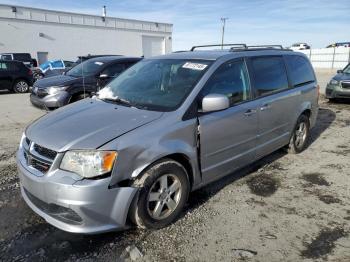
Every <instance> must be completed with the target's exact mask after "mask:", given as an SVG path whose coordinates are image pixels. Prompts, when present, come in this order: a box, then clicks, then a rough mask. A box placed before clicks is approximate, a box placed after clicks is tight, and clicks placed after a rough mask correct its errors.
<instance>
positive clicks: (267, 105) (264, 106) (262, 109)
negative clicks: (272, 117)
mask: <svg viewBox="0 0 350 262" xmlns="http://www.w3.org/2000/svg"><path fill="white" fill-rule="evenodd" d="M270 107H271V105H270V104H264V105H262V106H261V107H260V111H265V110H267V109H269V108H270Z"/></svg>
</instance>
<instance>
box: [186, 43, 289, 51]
mask: <svg viewBox="0 0 350 262" xmlns="http://www.w3.org/2000/svg"><path fill="white" fill-rule="evenodd" d="M215 46H218V47H222V46H231V48H230V51H231V52H234V51H258V50H261V49H263V50H267V49H268V50H276V49H279V50H282V51H291V50H290V49H286V48H284V47H283V46H282V45H250V46H248V45H246V44H224V45H221V44H217V45H197V46H192V48H191V51H194V50H195V49H196V48H201V47H215Z"/></svg>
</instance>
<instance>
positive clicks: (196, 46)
mask: <svg viewBox="0 0 350 262" xmlns="http://www.w3.org/2000/svg"><path fill="white" fill-rule="evenodd" d="M215 46H219V47H222V46H232V48H234V47H236V48H238V47H240V48H247V45H246V44H223V45H221V44H217V45H195V46H192V48H191V51H194V50H195V49H196V48H201V47H215Z"/></svg>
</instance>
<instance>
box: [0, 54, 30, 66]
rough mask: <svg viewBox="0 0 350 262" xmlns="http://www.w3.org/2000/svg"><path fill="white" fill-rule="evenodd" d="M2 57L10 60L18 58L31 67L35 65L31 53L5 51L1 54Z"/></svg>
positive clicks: (17, 59) (0, 57)
mask: <svg viewBox="0 0 350 262" xmlns="http://www.w3.org/2000/svg"><path fill="white" fill-rule="evenodd" d="M0 59H2V60H10V61H13V60H16V61H20V62H23V64H25V65H26V66H28V67H29V68H33V67H34V61H33V59H32V56H31V55H30V54H29V53H3V54H1V55H0Z"/></svg>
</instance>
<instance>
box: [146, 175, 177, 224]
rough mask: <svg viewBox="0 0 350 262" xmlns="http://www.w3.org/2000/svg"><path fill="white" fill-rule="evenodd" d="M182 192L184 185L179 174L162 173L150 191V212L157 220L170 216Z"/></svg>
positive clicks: (148, 204)
mask: <svg viewBox="0 0 350 262" xmlns="http://www.w3.org/2000/svg"><path fill="white" fill-rule="evenodd" d="M181 193H182V186H181V182H180V180H179V178H178V177H177V176H175V175H172V174H165V175H162V176H161V177H159V178H158V179H157V180H156V182H155V183H154V184H153V185H152V187H151V190H150V191H149V193H148V198H147V211H148V214H149V215H150V216H151V217H152V218H153V219H156V220H160V219H164V218H166V217H168V216H170V215H171V214H172V213H173V212H174V210H175V209H176V208H177V206H178V205H179V202H180V199H181Z"/></svg>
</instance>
